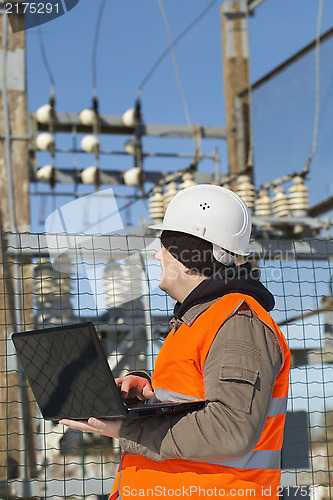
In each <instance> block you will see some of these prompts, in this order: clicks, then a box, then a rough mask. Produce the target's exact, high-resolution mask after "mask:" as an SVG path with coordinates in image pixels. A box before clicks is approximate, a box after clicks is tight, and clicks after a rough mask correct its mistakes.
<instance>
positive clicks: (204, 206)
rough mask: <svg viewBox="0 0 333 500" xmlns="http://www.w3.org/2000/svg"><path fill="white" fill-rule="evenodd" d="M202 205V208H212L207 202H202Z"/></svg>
mask: <svg viewBox="0 0 333 500" xmlns="http://www.w3.org/2000/svg"><path fill="white" fill-rule="evenodd" d="M200 207H201V208H202V210H206V208H210V206H209V205H208V204H207V203H200Z"/></svg>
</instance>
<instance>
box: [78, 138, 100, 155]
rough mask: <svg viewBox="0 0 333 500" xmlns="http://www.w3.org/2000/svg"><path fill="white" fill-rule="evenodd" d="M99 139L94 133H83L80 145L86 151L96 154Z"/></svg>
mask: <svg viewBox="0 0 333 500" xmlns="http://www.w3.org/2000/svg"><path fill="white" fill-rule="evenodd" d="M99 145H100V140H99V138H98V137H96V136H95V135H85V136H84V137H83V139H82V141H81V147H82V149H83V151H85V152H86V153H94V154H97V153H98V152H99Z"/></svg>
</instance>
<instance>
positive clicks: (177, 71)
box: [158, 0, 192, 128]
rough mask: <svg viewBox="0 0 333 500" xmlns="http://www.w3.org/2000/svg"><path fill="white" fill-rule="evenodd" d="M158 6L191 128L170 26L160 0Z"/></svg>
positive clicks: (190, 125) (190, 124)
mask: <svg viewBox="0 0 333 500" xmlns="http://www.w3.org/2000/svg"><path fill="white" fill-rule="evenodd" d="M158 4H159V6H160V9H161V12H162V16H163V20H164V24H165V28H166V31H167V35H168V39H169V45H170V52H171V55H172V62H173V67H174V70H175V75H176V79H177V83H178V87H179V90H180V94H181V97H182V101H183V106H184V111H185V116H186V121H187V125H188V127H190V128H192V123H191V119H190V114H189V110H188V105H187V100H186V96H185V92H184V88H183V85H182V82H181V79H180V75H179V70H178V65H177V60H176V55H175V51H174V45H173V41H172V36H171V31H170V26H169V22H168V18H167V15H166V12H165V10H164V6H163V2H162V0H158Z"/></svg>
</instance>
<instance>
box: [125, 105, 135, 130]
mask: <svg viewBox="0 0 333 500" xmlns="http://www.w3.org/2000/svg"><path fill="white" fill-rule="evenodd" d="M121 119H122V122H123V124H124V125H125V127H131V128H133V127H135V126H136V125H137V123H138V122H137V118H136V114H135V109H134V108H130V109H128V110H127V111H125V113H124V114H123V116H122V118H121Z"/></svg>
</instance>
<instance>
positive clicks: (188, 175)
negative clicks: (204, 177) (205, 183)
mask: <svg viewBox="0 0 333 500" xmlns="http://www.w3.org/2000/svg"><path fill="white" fill-rule="evenodd" d="M182 178H183V182H182V183H181V184H179V189H186V188H188V187H191V186H196V185H197V183H196V182H195V180H194V178H193V174H192V172H185V173H184V174H183V175H182Z"/></svg>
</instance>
